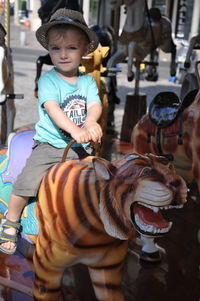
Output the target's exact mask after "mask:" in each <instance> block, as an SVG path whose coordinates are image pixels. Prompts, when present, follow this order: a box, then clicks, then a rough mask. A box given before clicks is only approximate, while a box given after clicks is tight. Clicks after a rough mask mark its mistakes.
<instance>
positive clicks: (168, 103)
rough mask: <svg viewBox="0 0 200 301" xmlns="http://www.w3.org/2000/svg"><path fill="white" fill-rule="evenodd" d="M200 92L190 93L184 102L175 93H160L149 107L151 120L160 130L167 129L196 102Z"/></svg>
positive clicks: (193, 91)
mask: <svg viewBox="0 0 200 301" xmlns="http://www.w3.org/2000/svg"><path fill="white" fill-rule="evenodd" d="M197 92H198V90H197V89H195V90H192V91H190V92H189V93H188V94H187V95H186V96H185V98H184V99H183V101H182V102H181V101H180V100H179V97H178V96H177V95H176V94H175V93H174V92H160V93H158V94H157V95H156V97H155V98H154V99H153V101H152V102H151V104H150V106H149V118H150V120H151V121H152V122H153V123H154V124H155V125H156V126H157V127H159V128H167V127H169V126H170V125H171V124H173V123H174V122H175V121H176V119H177V117H178V116H179V115H180V114H181V113H182V112H183V111H184V110H185V109H186V108H187V107H188V106H189V105H191V104H192V102H193V101H194V98H195V96H196V94H197Z"/></svg>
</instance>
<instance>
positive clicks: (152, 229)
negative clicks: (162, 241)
mask: <svg viewBox="0 0 200 301" xmlns="http://www.w3.org/2000/svg"><path fill="white" fill-rule="evenodd" d="M135 222H136V224H137V225H138V227H139V228H140V229H141V230H142V231H144V232H149V233H153V234H164V233H168V232H169V230H170V229H171V227H172V222H169V226H168V227H167V228H156V227H154V226H153V225H148V224H145V223H144V222H143V221H142V220H141V219H140V218H139V215H138V214H136V215H135Z"/></svg>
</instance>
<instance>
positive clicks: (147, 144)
mask: <svg viewBox="0 0 200 301" xmlns="http://www.w3.org/2000/svg"><path fill="white" fill-rule="evenodd" d="M199 112H200V92H198V90H193V91H190V92H189V93H188V94H187V95H186V96H185V98H184V99H183V101H182V102H181V101H180V100H179V98H178V96H177V95H176V94H175V93H173V92H161V93H159V94H158V95H156V97H155V98H154V99H153V101H152V103H151V104H150V107H149V113H148V114H146V115H144V116H143V117H142V118H141V119H140V120H139V122H138V123H137V124H136V125H135V127H134V128H133V131H132V137H131V140H132V145H133V151H134V152H137V153H140V154H144V153H146V152H150V153H153V154H157V155H161V156H166V157H168V158H169V159H170V160H171V161H172V163H173V164H174V166H175V169H176V171H177V173H178V174H179V175H180V176H182V177H183V178H184V180H185V181H186V182H187V183H191V182H192V180H195V181H196V183H197V185H198V189H199V192H200V162H199V124H200V114H199Z"/></svg>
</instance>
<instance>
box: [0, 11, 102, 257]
mask: <svg viewBox="0 0 200 301" xmlns="http://www.w3.org/2000/svg"><path fill="white" fill-rule="evenodd" d="M36 38H37V40H38V41H39V42H40V44H41V45H42V46H43V47H44V48H46V49H47V50H48V51H49V54H50V57H51V60H52V62H53V65H54V68H52V69H51V70H50V71H48V72H46V73H45V74H44V75H43V76H42V77H41V78H40V80H39V84H38V87H39V90H38V96H39V116H40V120H39V121H38V123H37V124H36V134H35V136H34V140H35V143H34V145H33V151H32V154H31V156H30V157H29V159H28V160H27V162H26V166H25V168H24V169H23V171H22V173H21V174H20V175H19V176H18V178H17V180H16V182H15V183H14V185H13V191H12V194H11V199H10V202H9V206H8V212H7V214H6V217H5V219H3V220H2V228H3V230H2V232H1V235H0V250H1V251H2V252H4V253H6V254H13V253H14V252H15V250H16V242H17V233H18V231H19V228H20V223H19V219H20V215H21V212H22V210H23V208H24V206H25V205H26V204H27V201H28V199H29V198H30V197H34V196H36V195H37V191H38V188H39V185H40V182H41V180H42V177H43V176H44V174H45V172H46V171H47V170H48V169H49V168H50V167H51V166H52V165H54V164H55V163H57V162H59V161H60V159H61V158H62V154H63V150H64V148H65V147H66V145H67V144H68V142H69V141H70V137H72V138H74V139H75V140H76V144H75V145H74V147H73V148H71V149H70V151H69V153H68V154H69V156H68V158H69V159H81V158H84V157H86V156H88V155H90V154H92V149H91V147H90V144H89V141H93V142H100V140H101V137H102V130H101V127H100V125H99V124H98V123H97V121H98V119H99V117H100V115H101V112H102V108H101V102H100V99H99V96H98V90H97V87H96V84H95V81H94V79H93V77H92V76H89V75H79V74H78V67H79V65H80V62H81V58H82V56H85V55H87V54H88V53H90V52H92V51H94V50H95V49H96V48H97V46H98V38H97V36H96V34H95V33H94V32H93V31H92V30H91V29H89V28H88V27H87V25H86V23H85V20H84V18H83V16H82V14H81V13H80V12H77V11H73V10H68V9H65V8H63V9H59V10H57V11H56V12H55V13H54V14H53V15H52V17H51V18H50V21H49V22H48V23H45V24H43V25H42V26H41V27H40V28H39V29H38V30H37V32H36Z"/></svg>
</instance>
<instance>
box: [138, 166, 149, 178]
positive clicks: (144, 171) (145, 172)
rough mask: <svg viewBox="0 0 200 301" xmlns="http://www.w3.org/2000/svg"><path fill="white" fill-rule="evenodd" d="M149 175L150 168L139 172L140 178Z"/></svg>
mask: <svg viewBox="0 0 200 301" xmlns="http://www.w3.org/2000/svg"><path fill="white" fill-rule="evenodd" d="M150 175H151V168H149V167H145V168H143V170H142V171H141V172H140V176H150Z"/></svg>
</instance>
